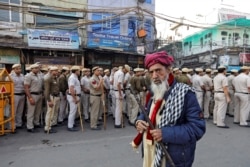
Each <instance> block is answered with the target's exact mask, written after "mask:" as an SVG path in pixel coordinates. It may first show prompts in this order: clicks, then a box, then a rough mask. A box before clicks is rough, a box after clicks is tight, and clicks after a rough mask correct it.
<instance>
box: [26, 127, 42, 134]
mask: <svg viewBox="0 0 250 167" xmlns="http://www.w3.org/2000/svg"><path fill="white" fill-rule="evenodd" d="M27 132H30V133H37V132H39V131H38V130H35V129H34V128H33V129H27Z"/></svg>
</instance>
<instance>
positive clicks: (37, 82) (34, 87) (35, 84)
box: [24, 72, 43, 93]
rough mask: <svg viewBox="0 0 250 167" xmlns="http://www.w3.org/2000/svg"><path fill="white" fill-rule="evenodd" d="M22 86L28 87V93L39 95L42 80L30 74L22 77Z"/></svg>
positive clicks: (36, 75)
mask: <svg viewBox="0 0 250 167" xmlns="http://www.w3.org/2000/svg"><path fill="white" fill-rule="evenodd" d="M24 85H29V86H30V88H29V90H30V92H36V93H41V92H42V86H43V80H42V78H41V77H40V76H39V75H38V74H34V73H33V72H30V73H29V74H27V75H26V76H25V77H24Z"/></svg>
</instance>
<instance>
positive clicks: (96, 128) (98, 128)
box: [91, 126, 101, 130]
mask: <svg viewBox="0 0 250 167" xmlns="http://www.w3.org/2000/svg"><path fill="white" fill-rule="evenodd" d="M91 130H101V128H100V127H98V126H97V127H95V128H91Z"/></svg>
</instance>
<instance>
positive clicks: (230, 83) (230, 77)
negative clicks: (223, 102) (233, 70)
mask: <svg viewBox="0 0 250 167" xmlns="http://www.w3.org/2000/svg"><path fill="white" fill-rule="evenodd" d="M234 78H235V76H234V75H232V74H231V75H229V76H228V77H227V81H228V89H229V90H233V79H234Z"/></svg>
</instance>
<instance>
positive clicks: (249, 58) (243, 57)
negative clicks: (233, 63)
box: [239, 53, 250, 64]
mask: <svg viewBox="0 0 250 167" xmlns="http://www.w3.org/2000/svg"><path fill="white" fill-rule="evenodd" d="M239 56H240V62H241V63H243V64H245V63H250V53H240V55H239Z"/></svg>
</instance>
